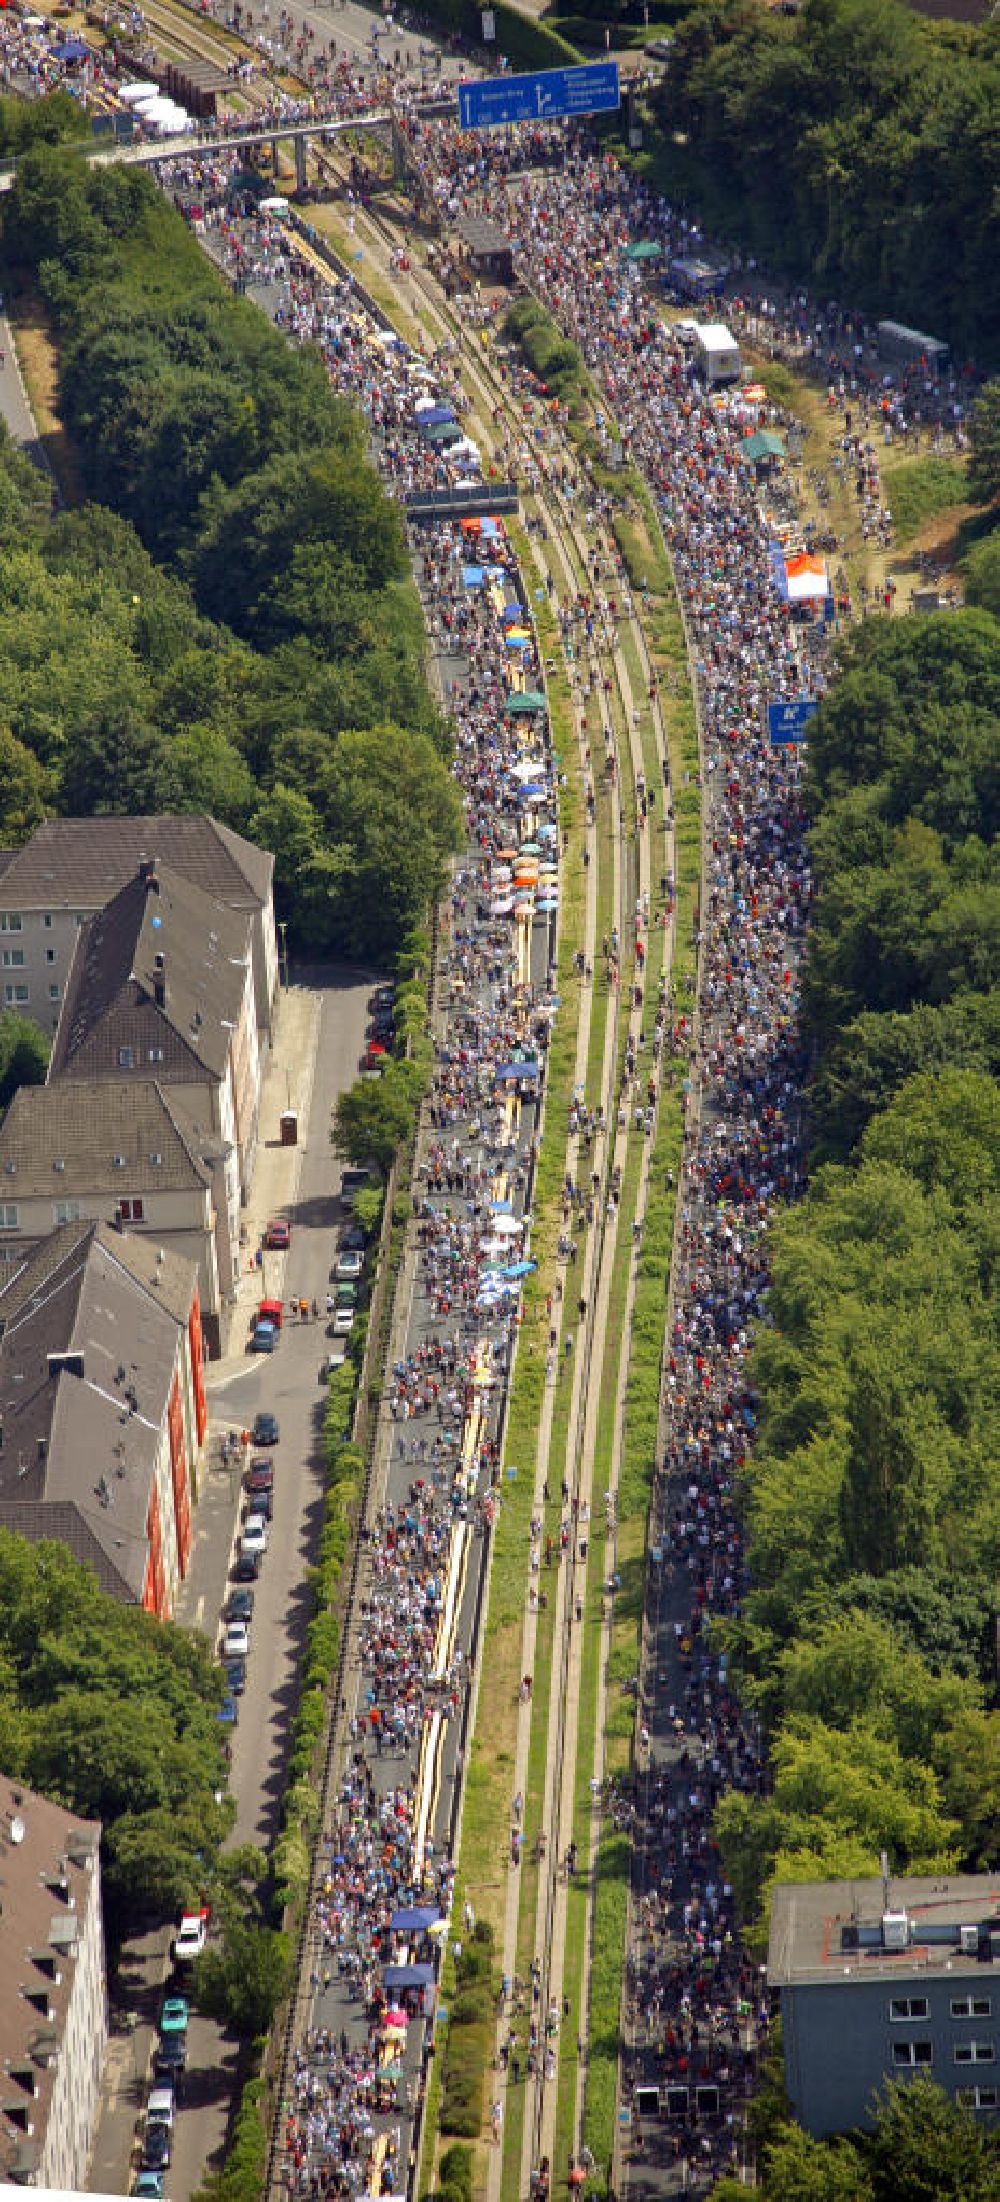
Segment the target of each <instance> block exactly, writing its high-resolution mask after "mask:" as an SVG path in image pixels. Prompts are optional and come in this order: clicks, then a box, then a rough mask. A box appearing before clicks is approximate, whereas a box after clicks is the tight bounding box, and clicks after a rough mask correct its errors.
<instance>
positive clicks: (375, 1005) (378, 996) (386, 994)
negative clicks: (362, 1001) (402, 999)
mask: <svg viewBox="0 0 1000 2202" xmlns="http://www.w3.org/2000/svg"><path fill="white" fill-rule="evenodd" d="M395 999H396V989H395V987H394V986H393V985H392V984H391V982H390V981H388V980H387V981H386V984H385V985H384V986H377V987H376V988H375V992H374V993H373V994H369V996H368V1007H369V1009H371V1010H375V1009H391V1008H392V1005H393V1002H394V1001H395Z"/></svg>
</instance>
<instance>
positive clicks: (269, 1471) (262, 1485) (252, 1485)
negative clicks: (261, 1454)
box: [246, 1460, 274, 1491]
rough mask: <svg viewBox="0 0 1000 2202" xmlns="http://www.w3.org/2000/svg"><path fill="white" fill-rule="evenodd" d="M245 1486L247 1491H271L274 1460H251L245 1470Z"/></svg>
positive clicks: (272, 1487)
mask: <svg viewBox="0 0 1000 2202" xmlns="http://www.w3.org/2000/svg"><path fill="white" fill-rule="evenodd" d="M246 1488H247V1490H248V1491H273V1489H274V1462H273V1461H271V1460H252V1461H251V1462H250V1466H249V1468H248V1470H247V1476H246Z"/></svg>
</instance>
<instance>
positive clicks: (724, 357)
mask: <svg viewBox="0 0 1000 2202" xmlns="http://www.w3.org/2000/svg"><path fill="white" fill-rule="evenodd" d="M694 361H695V366H696V367H697V370H698V373H699V374H700V375H701V377H702V380H703V381H704V382H707V384H708V386H709V389H715V388H717V387H718V386H719V385H720V384H722V383H727V382H738V381H739V379H740V374H741V371H742V364H743V363H742V361H741V359H740V348H739V345H738V344H737V342H736V338H735V337H734V336H733V335H732V334H731V332H730V330H729V329H727V328H726V326H725V323H724V322H722V321H700V322H699V323H698V324H697V327H696V331H695V337H694Z"/></svg>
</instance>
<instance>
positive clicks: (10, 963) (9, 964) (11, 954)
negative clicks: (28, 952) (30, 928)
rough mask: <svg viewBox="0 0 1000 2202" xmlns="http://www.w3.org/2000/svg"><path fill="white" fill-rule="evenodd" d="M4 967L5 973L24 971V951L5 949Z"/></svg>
mask: <svg viewBox="0 0 1000 2202" xmlns="http://www.w3.org/2000/svg"><path fill="white" fill-rule="evenodd" d="M3 967H4V970H5V971H23V969H24V949H23V948H5V949H4V951H3Z"/></svg>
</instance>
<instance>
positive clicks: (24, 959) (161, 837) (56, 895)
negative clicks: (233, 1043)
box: [0, 815, 279, 1047]
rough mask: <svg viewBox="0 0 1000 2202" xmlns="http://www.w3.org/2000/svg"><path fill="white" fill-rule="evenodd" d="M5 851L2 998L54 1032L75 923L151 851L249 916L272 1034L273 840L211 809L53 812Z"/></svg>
mask: <svg viewBox="0 0 1000 2202" xmlns="http://www.w3.org/2000/svg"><path fill="white" fill-rule="evenodd" d="M0 857H2V858H3V861H2V862H0V989H2V992H0V1003H2V1005H3V1006H4V1007H6V1008H8V1009H14V1008H16V1009H19V1010H21V1011H22V1012H23V1013H24V1015H25V1016H29V1017H32V1018H33V1019H34V1021H35V1023H36V1024H39V1025H41V1027H42V1030H43V1031H44V1032H49V1033H53V1032H55V1030H56V1027H57V1025H58V1023H59V1017H60V1014H61V1010H62V1004H63V1000H64V997H65V992H66V985H67V981H68V977H69V972H70V967H71V965H72V963H73V960H74V956H75V953H76V936H77V933H78V932H79V930H80V928H81V926H83V925H86V923H87V922H88V920H89V919H90V918H93V917H96V915H97V913H98V911H99V910H103V908H104V906H105V904H106V903H108V902H110V901H112V899H113V898H114V896H115V895H117V894H119V893H120V891H121V889H122V888H123V887H125V886H126V885H127V884H128V882H129V880H130V879H132V878H133V877H134V876H135V874H136V873H137V871H138V869H139V866H140V864H141V863H143V862H145V861H150V862H152V864H153V867H154V869H155V868H156V866H157V864H165V865H167V866H168V867H169V869H170V870H171V871H172V872H174V873H176V874H177V875H178V877H179V878H181V879H184V880H187V881H188V882H189V883H190V885H191V886H193V887H197V888H200V890H201V892H202V894H204V895H208V896H210V897H211V898H212V900H213V901H215V902H218V903H221V904H222V905H223V907H224V908H226V909H228V910H231V911H233V912H234V913H236V914H237V915H240V916H243V917H245V918H246V919H247V921H248V925H249V934H250V952H251V960H252V966H253V983H254V1006H255V1011H256V1023H257V1031H258V1033H259V1035H260V1038H261V1042H262V1044H263V1045H264V1046H265V1047H267V1046H268V1045H269V1044H270V1040H271V1034H272V1029H273V1023H274V1009H275V1001H276V996H277V991H278V978H279V972H278V950H277V941H276V935H275V923H274V897H273V882H274V858H273V856H271V855H270V853H269V852H268V851H267V850H266V849H258V848H256V847H255V846H254V844H253V842H252V841H246V840H244V838H243V836H242V834H238V833H234V832H233V830H232V828H231V827H230V826H222V825H220V824H219V823H218V821H217V819H214V818H206V817H187V816H183V815H181V816H169V815H167V816H162V817H142V818H49V819H47V820H46V821H45V824H44V825H42V826H39V827H38V828H37V830H36V832H35V833H33V834H32V837H31V840H30V841H28V842H26V843H25V845H24V847H23V848H21V849H13V850H7V851H3V852H0Z"/></svg>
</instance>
